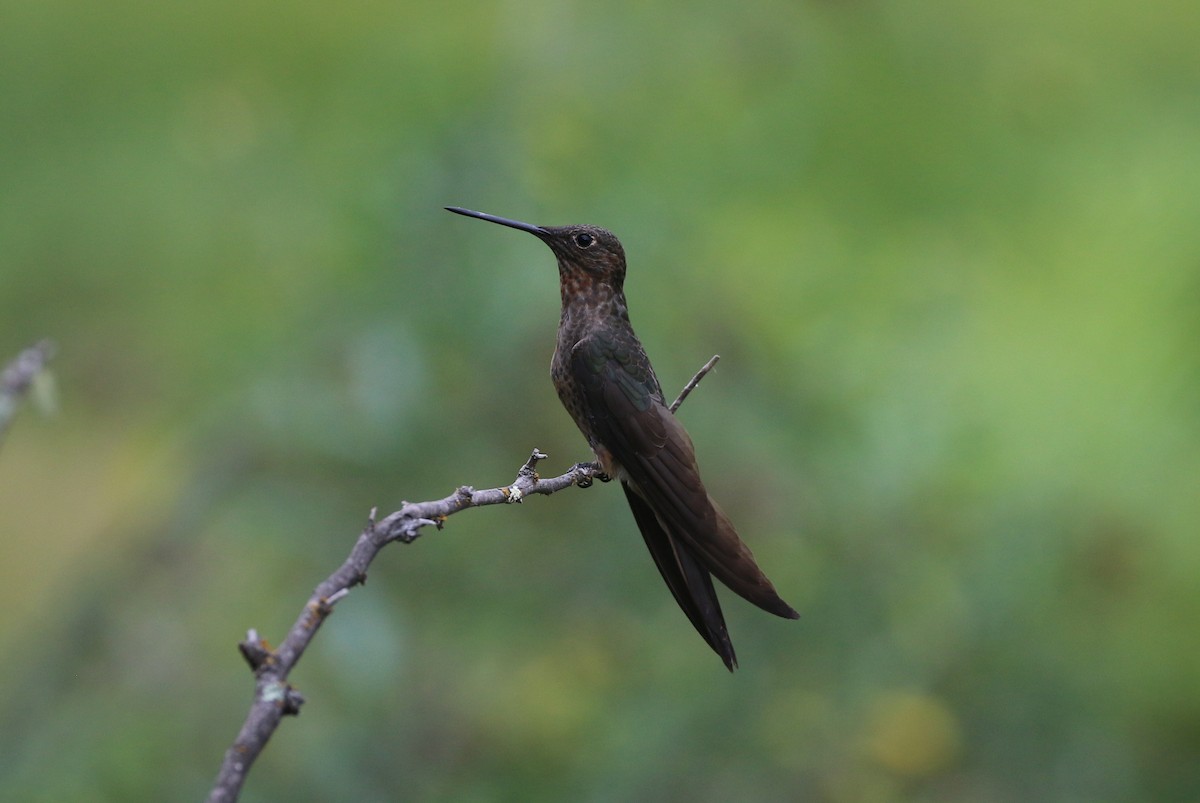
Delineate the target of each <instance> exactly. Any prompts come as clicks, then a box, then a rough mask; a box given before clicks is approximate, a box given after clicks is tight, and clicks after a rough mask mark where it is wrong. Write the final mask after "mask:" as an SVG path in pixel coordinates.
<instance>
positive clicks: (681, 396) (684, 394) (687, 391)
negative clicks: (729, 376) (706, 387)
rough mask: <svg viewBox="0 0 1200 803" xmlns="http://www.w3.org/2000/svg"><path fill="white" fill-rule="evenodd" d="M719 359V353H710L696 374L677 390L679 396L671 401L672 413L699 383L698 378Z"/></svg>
mask: <svg viewBox="0 0 1200 803" xmlns="http://www.w3.org/2000/svg"><path fill="white" fill-rule="evenodd" d="M720 359H721V355H720V354H714V355H712V358H711V359H710V360H709V361H708V362H706V363H704V367H703V368H701V369H700V370H699V371H697V372H696V375H695V376H693V377H692V378H691V380H690V381H689V382H688V383H687V384H686V385H684V386H683V390H681V391H679V396H678V397H677V398H676V399H675V401H673V402H671V412H672V413H673V412H675V411H676V410H678V409H679V405H681V404H683V400H684V399H686V398H687V397H688V395H689V394H690V393H691V392H692V391H693V390H695V389H696V385H699V384H700V380H701V379H703V378H704V377H705V375H706V374H707V373H708V372H709V371H711V370H712V369H713V366H714V365H716V364H717V361H718V360H720Z"/></svg>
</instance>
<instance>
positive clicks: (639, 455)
mask: <svg viewBox="0 0 1200 803" xmlns="http://www.w3.org/2000/svg"><path fill="white" fill-rule="evenodd" d="M635 342H636V341H635V340H634V339H633V338H631V337H626V338H617V337H611V336H605V335H603V334H593V335H591V336H589V337H587V338H584V339H583V340H581V341H580V342H579V343H577V344H576V345H575V347H574V349H573V350H572V354H571V357H572V370H573V371H574V377H575V379H576V380H577V381H578V383H579V386H580V388H581V390H582V395H583V397H584V400H585V406H586V414H587V415H588V417H589V423H590V425H591V428H592V432H593V435H594V437H595V439H596V441H597V442H598V443H600V444H603V446H604V447H605V448H607V449H608V450H609V451H610V452H611V453H612V456H613V458H614V460H615V461H616V462H617V463H618V464H619V465H620V466H621V468H622V470H623V471H624V474H625V479H626V481H627V482H628V483H629V484H630V485H631V486H632V490H633V491H634V492H635V493H636V494H638V495H639V496H640V497H641V498H642V499H644V500H645V502H646V504H647V506H648V508H649V510H650V511H651V512H652V514H653V516H654V518H655V520H656V521H657V522H658V524H659V525H660V528H661V530H662V531H664V532H665V533H666V535H668V536H669V537H670V539H671V541H672V549H673V550H674V551H676V552H679V551H686V552H688V553H689V554H690V555H692V556H694V557H695V559H696V560H697V561H698V562H699V564H700V565H701V566H702V567H703V568H704V569H706V570H707V571H709V572H711V573H712V574H714V575H716V577H717V579H719V580H720V581H721V582H722V583H724V584H725V585H727V586H728V587H729V588H730V589H732V590H733V591H734V592H736V593H737V594H739V595H741V596H742V597H744V598H745V599H747V600H749V601H750V602H752V603H754V604H755V605H757V606H759V607H760V608H762V609H763V610H766V611H769V612H770V613H774V614H776V615H778V616H783V617H785V618H789V619H790V618H796V616H797V614H796V612H795V611H794V610H792V608H791V607H790V606H789V605H788V604H787V603H786V602H784V601H783V600H782V599H780V598H779V595H778V594H777V593H776V592H775V589H774V587H773V586H772V585H771V582H770V580H768V579H767V577H766V575H764V574H763V573H762V571H761V570H760V569H759V568H758V565H757V564H756V563H755V562H754V556H753V555H752V554H751V552H750V549H749V548H748V547H747V546H746V545H745V544H744V543H743V542H742V540H741V538H739V537H738V534H737V531H736V530H735V529H734V527H733V525H732V523H730V521H729V519H728V517H726V516H725V514H724V513H723V512H722V511H721V510H720V508H718V507H717V506H716V504H714V502H713V501H712V499H711V498H710V497H709V495H708V491H707V490H705V488H704V483H703V482H702V481H701V479H700V470H699V468H698V467H697V465H696V454H695V449H694V447H693V446H692V440H691V438H690V437H689V436H688V434H687V431H686V430H684V428H683V425H682V424H680V423H679V420H678V419H676V418H675V416H674V415H673V414H672V413H671V411H670V410H669V409H668V408H667V406H666V404H665V403H664V401H663V396H662V390H661V389H660V387H659V385H658V380H657V379H656V378H655V376H654V371H653V369H651V367H650V362H649V360H648V359H647V357H646V354H645V352H644V351H643V350H642V349H641V348H640V347H635V346H632V345H630V344H631V343H635ZM634 512H635V516H636V515H637V510H636V509H635V511H634ZM642 518H644V515H643V516H642V517H639V522H638V523H639V525H641V523H642V522H641V519H642ZM642 532H643V535H646V528H645V527H642ZM647 542H648V543H649V537H647ZM650 551H651V554H653V555H654V558H655V562H656V563H658V564H659V570H660V571H662V572H663V574H664V577H666V576H667V570H664V568H663V560H662V557H663V556H665V552H664V551H663V550H661V549H659V550H656V548H655V546H654V545H651V546H650ZM685 576H686V573H685ZM668 585H670V580H669V579H668ZM672 590H674V589H672ZM692 596H693V597H695V596H696V595H695V594H693V595H692ZM677 597H678V594H677ZM685 610H686V606H685ZM689 616H691V614H689ZM723 626H724V625H723V622H722V627H723Z"/></svg>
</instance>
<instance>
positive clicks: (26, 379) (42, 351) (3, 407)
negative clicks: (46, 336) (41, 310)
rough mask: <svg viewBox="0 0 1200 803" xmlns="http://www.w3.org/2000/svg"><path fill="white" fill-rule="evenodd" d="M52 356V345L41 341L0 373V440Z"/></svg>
mask: <svg viewBox="0 0 1200 803" xmlns="http://www.w3.org/2000/svg"><path fill="white" fill-rule="evenodd" d="M53 356H54V343H52V342H51V341H49V340H43V341H41V342H39V343H35V344H34V345H32V346H30V347H29V348H27V349H25V350H24V351H22V352H21V353H20V354H18V355H17V356H16V358H15V359H13V361H12V362H10V363H9V364H8V365H7V366H6V367H5V369H4V372H3V373H0V438H2V437H3V436H4V432H5V431H6V430H7V429H8V425H9V424H10V423H11V422H12V419H13V416H14V415H15V414H16V412H17V407H18V406H20V404H21V399H23V398H24V397H25V394H26V393H28V392H29V388H30V386H31V385H32V384H33V380H34V379H35V378H36V377H37V375H38V374H40V373H41V372H42V369H43V368H45V367H46V363H47V362H49V360H50V358H51V357H53Z"/></svg>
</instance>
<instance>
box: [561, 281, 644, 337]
mask: <svg viewBox="0 0 1200 803" xmlns="http://www.w3.org/2000/svg"><path fill="white" fill-rule="evenodd" d="M614 325H615V326H629V307H628V305H626V303H625V294H624V293H623V292H621V291H620V290H617V289H614V288H613V287H610V286H609V285H607V284H600V283H594V284H591V285H589V286H588V287H586V288H583V287H578V286H576V285H575V283H573V282H569V281H567V280H566V279H564V280H563V282H562V318H561V320H560V322H559V331H560V333H562V334H563V335H564V336H566V337H569V338H571V339H572V340H573V341H578V340H579V339H580V338H582V337H583V336H584V335H586V334H587V332H588V331H590V330H592V329H595V328H601V327H610V326H614Z"/></svg>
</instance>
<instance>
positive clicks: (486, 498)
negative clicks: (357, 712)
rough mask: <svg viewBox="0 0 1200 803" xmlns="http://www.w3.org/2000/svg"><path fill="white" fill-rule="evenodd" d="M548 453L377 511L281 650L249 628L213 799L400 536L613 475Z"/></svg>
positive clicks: (241, 776)
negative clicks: (293, 678) (504, 475)
mask: <svg viewBox="0 0 1200 803" xmlns="http://www.w3.org/2000/svg"><path fill="white" fill-rule="evenodd" d="M718 359H719V357H716V356H714V357H713V358H712V359H711V360H709V361H708V363H706V364H705V365H704V367H703V368H701V369H700V370H699V371H698V372H697V373H696V375H695V376H694V377H692V380H691V381H690V382H688V384H687V385H686V386H685V387H684V389H683V392H681V393H680V394H679V398H677V399H676V400H675V402H674V403H673V404H672V405H671V412H674V411H675V410H676V409H678V407H679V405H680V404H682V403H683V400H684V399H686V398H687V396H688V394H689V393H691V391H692V389H693V388H695V387H696V385H697V384H699V382H700V380H701V379H703V378H704V375H705V374H707V373H708V372H709V371H710V370H711V369H712V367H713V365H715V364H716V362H717V360H718ZM546 458H547V455H546V454H545V453H543V452H541V451H539V450H538V449H534V450H533V452H532V453H531V454H530V455H529V459H528V460H526V461H525V464H524V465H523V466H521V468H520V470H519V471H518V472H517V477H516V479H515V480H514V481H513V483H512V484H511V485H508V486H505V487H502V488H488V489H486V490H482V491H477V490H475V489H474V488H472V487H470V486H469V485H463V486H461V487H459V488H458V489H456V490H455V491H454V493H452V494H450V495H449V496H447V497H445V498H444V499H436V500H433V501H429V502H406V503H404V504H403V505H402V506H401V508H400V509H399V510H397V511H395V512H394V513H390V514H388V515H387V516H385V517H383V518H382V519H378V520H377V519H376V511H375V510H372V511H371V513H370V515H369V516H368V518H367V525H366V527H364V528H363V530H362V532H361V533H360V534H359V536H358V540H357V541H356V542H355V544H354V548H353V549H352V550H351V551H350V555H349V557H347V558H346V560H345V562H343V563H342V565H341V566H340V567H339V568H338V569H337V571H335V572H334V573H333V574H331V575H330V576H329V577H327V578H326V579H325V580H324V581H322V582H321V584H320V585H318V586H317V587H316V589H315V590H314V591H313V593H312V595H311V596H310V597H309V598H308V602H307V603H305V605H304V610H303V611H302V612H301V613H300V616H299V617H298V618H297V619H296V622H295V624H293V625H292V628H291V629H290V630H289V631H288V633H287V636H285V637H284V640H283V642H282V643H281V644H280V645H279V647H277V648H274V649H272V647H271V646H270V645H269V644H268V643H267V641H266V640H265V639H263V638H261V637H260V636H259V635H258V631H256V630H254V629H251V630H250V631H249V632H247V634H246V638H245V640H243V641H242V642H240V643H239V644H238V649H239V650H240V651H241V653H242V657H243V658H245V659H246V662H247V663H248V664H249V665H250V669H251V670H252V671H253V672H254V677H255V687H254V702H253V703H251V705H250V711H249V713H248V714H247V715H246V720H245V722H244V723H243V724H242V728H241V730H240V731H239V732H238V735H237V738H236V739H235V740H234V742H233V745H232V746H231V747H230V748H229V749H228V750H226V751H225V759H224V761H223V762H222V764H221V769H220V771H219V772H218V774H217V780H216V783H215V784H214V785H213V788H212V790H211V791H210V792H209V796H208V800H209V803H231V802H232V801H235V800H237V798H238V795H239V794H240V793H241V788H242V785H243V784H244V783H245V780H246V775H247V773H248V772H249V771H250V767H251V765H253V763H254V760H255V759H256V758H258V756H259V754H261V753H262V751H263V748H265V747H266V744H267V740H269V739H270V738H271V735H272V734H273V733H274V732H275V729H276V728H278V727H279V723H280V722H281V721H282V720H283V718H284V717H285V716H289V715H296V714H299V713H300V707H301V705H303V704H304V697H303V696H302V695H301V694H300V693H299V692H298V691H296V690H295V689H294V688H293V687H292V686H291V684H289V683H288V682H287V678H288V675H289V674H290V673H291V671H292V669H293V668H295V666H296V664H297V663H298V662H299V660H300V657H301V656H302V655H303V654H304V650H305V649H306V648H307V647H308V645H309V643H310V642H311V641H312V639H313V637H314V636H315V635H316V633H317V630H318V629H319V628H320V627H321V625H322V624H323V623H324V622H325V619H326V618H328V616H329V614H330V613H332V612H333V607H334V606H335V605H336V604H337V603H338V602H340V601H341V600H343V599H345V598H346V597H347V596H348V595H349V593H350V589H351V588H353V587H354V586H356V585H361V584H362V583H364V582H365V581H366V579H367V569H368V567H370V565H371V562H372V561H373V560H374V559H375V556H376V555H377V554H379V551H380V550H381V549H383V548H384V547H385V546H387V545H388V544H390V543H392V542H395V541H398V542H400V543H405V544H409V543H412V542H413V541H415V540H417V538H419V537H420V536H421V534H422V532H423V531H424V529H425V528H426V527H430V526H432V527H435V528H437V529H439V530H440V529H442V527H443V525H444V524H445V523H446V519H447V518H448V517H450V516H452V515H454V514H455V513H458V512H460V511H463V510H467V509H469V508H473V507H485V506H487V505H501V504H512V503H519V502H521V501H522V500H523V499H524V498H525V497H527V496H529V495H530V494H542V495H545V496H549V495H550V494H552V493H557V492H558V491H561V490H563V489H564V488H570V487H571V486H572V485H577V486H579V487H581V488H587V487H589V486H590V485H591V484H592V481H593V480H596V479H599V480H607V479H608V478H607V477H606V476H605V475H604V473H603V471H602V470H601V468H600V466H599V465H598V464H596V463H576V464H575V465H573V466H571V468H570V469H568V470H567V471H566V472H565V473H563V474H560V475H559V476H557V477H550V478H548V479H543V478H542V477H540V476H539V475H538V473H537V466H538V463H539V462H541V461H542V460H545V459H546Z"/></svg>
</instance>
